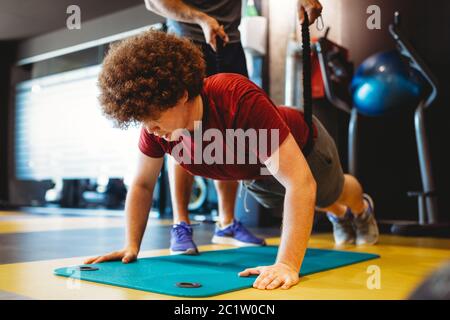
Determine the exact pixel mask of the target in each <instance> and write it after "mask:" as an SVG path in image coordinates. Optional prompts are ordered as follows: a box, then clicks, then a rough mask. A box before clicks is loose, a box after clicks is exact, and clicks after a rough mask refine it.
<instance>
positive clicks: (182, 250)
mask: <svg viewBox="0 0 450 320" xmlns="http://www.w3.org/2000/svg"><path fill="white" fill-rule="evenodd" d="M192 234H193V231H192V227H191V225H189V224H187V223H186V222H184V221H182V222H180V223H179V224H174V225H173V227H172V230H171V231H170V254H190V255H195V254H198V249H197V246H196V245H195V243H194V241H193V240H192Z"/></svg>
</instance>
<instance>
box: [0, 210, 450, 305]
mask: <svg viewBox="0 0 450 320" xmlns="http://www.w3.org/2000/svg"><path fill="white" fill-rule="evenodd" d="M149 225H153V226H154V228H156V229H157V228H164V227H165V228H166V229H165V230H164V232H165V233H167V226H168V225H170V221H168V220H153V219H152V220H151V221H150V222H149ZM108 228H111V229H108ZM115 228H123V221H122V219H121V218H107V217H101V218H99V217H61V216H59V217H42V216H40V217H39V216H38V217H37V216H35V215H28V214H24V213H21V212H0V239H2V238H1V237H4V236H12V235H15V234H20V233H22V234H25V236H26V234H27V233H28V234H29V233H33V232H54V231H55V230H59V231H60V232H62V233H64V232H67V231H70V230H71V231H74V232H80V234H82V233H81V232H82V231H83V232H85V230H86V229H98V230H101V231H102V232H103V231H104V230H114V229H115ZM156 229H155V230H156ZM256 232H257V233H258V231H257V230H256ZM106 234H107V233H106ZM194 235H195V229H194ZM19 236H23V235H19ZM12 239H16V238H12ZM17 239H22V238H20V237H18V238H17ZM25 239H26V238H25ZM106 239H107V238H106ZM17 241H18V240H17ZM20 241H21V240H20ZM104 241H107V240H104ZM268 243H269V244H271V245H275V244H278V243H279V238H270V239H268ZM9 245H10V246H11V243H10V244H9ZM23 245H24V244H23V243H22V246H23ZM30 245H31V244H30ZM43 245H45V243H44V244H43ZM76 245H77V244H76V243H74V244H72V246H76ZM1 246H2V243H0V248H1ZM12 246H13V248H12V252H14V243H13V244H12ZM25 246H26V244H25ZM167 246H168V243H167ZM309 247H311V248H323V249H335V246H334V243H333V239H332V235H331V234H318V235H313V236H312V237H311V240H310V242H309ZM224 248H231V247H229V246H222V245H202V246H199V249H200V250H201V251H206V250H217V249H224ZM117 249H119V248H117ZM338 249H340V250H342V249H344V250H350V251H359V252H368V253H375V254H379V255H381V258H380V259H376V260H371V261H367V262H363V263H359V264H355V265H351V266H347V267H343V268H338V269H334V270H330V271H326V272H321V273H317V274H313V275H310V276H306V277H302V278H301V280H300V283H299V284H298V285H296V286H295V287H293V288H291V289H289V290H280V289H278V290H273V291H262V290H257V289H253V288H251V289H246V290H241V291H235V292H230V293H226V294H222V295H218V296H215V297H211V299H250V300H251V299H261V300H264V299H404V298H406V297H407V296H408V294H409V293H410V292H411V291H412V290H413V289H414V288H415V287H416V286H417V285H418V284H419V283H420V282H421V281H422V280H423V279H424V277H426V276H427V275H428V274H429V273H430V272H432V271H433V270H435V269H436V268H437V267H439V266H440V265H441V264H442V263H444V262H446V261H447V260H449V259H450V239H434V238H406V237H398V236H390V235H382V236H381V238H380V242H379V244H378V245H376V246H361V247H355V246H346V247H339V248H338ZM69 251H70V250H68V252H69ZM0 252H2V251H0ZM102 253H106V252H98V254H102ZM167 254H169V250H168V249H157V250H146V251H143V252H141V254H140V257H147V256H156V255H167ZM66 257H67V258H62V259H51V260H40V261H29V262H20V261H18V262H14V263H4V264H0V299H1V298H5V297H6V298H12V299H13V298H16V297H18V298H29V299H89V300H90V299H179V298H177V297H172V296H165V295H160V294H153V293H148V292H142V291H137V290H132V289H125V288H120V287H114V286H109V285H102V284H97V283H89V282H84V281H82V282H79V281H78V282H77V281H76V280H73V279H67V278H62V277H57V276H54V275H53V269H55V268H58V267H64V266H69V265H78V264H82V262H83V260H84V258H86V257H80V256H78V257H71V256H70V255H69V253H68V255H66ZM0 258H1V257H0ZM371 266H376V269H378V270H379V271H380V284H381V287H380V288H379V289H369V288H368V286H367V282H368V280H369V278H370V276H371V275H372V274H371V273H369V271H370V270H373V269H372V268H373V267H372V268H369V267H371ZM180 267H182V266H180Z"/></svg>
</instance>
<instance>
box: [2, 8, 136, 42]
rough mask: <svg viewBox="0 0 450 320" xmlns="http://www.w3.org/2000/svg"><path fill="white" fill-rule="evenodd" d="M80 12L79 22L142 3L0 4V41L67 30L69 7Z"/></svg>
mask: <svg viewBox="0 0 450 320" xmlns="http://www.w3.org/2000/svg"><path fill="white" fill-rule="evenodd" d="M72 4H75V5H78V6H79V7H80V9H81V21H82V22H83V21H87V20H90V19H93V18H96V17H99V16H102V15H106V14H109V13H113V12H116V11H120V10H123V9H126V8H129V7H133V6H136V5H139V4H144V0H0V40H13V39H23V38H29V37H32V36H36V35H39V34H42V33H46V32H50V31H53V30H57V29H61V28H64V27H65V26H66V19H67V17H68V14H67V13H66V10H67V7H68V6H69V5H72Z"/></svg>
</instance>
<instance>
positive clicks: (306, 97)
mask: <svg viewBox="0 0 450 320" xmlns="http://www.w3.org/2000/svg"><path fill="white" fill-rule="evenodd" d="M310 41H311V40H310V35H309V18H308V14H307V13H306V12H305V13H304V20H303V23H302V60H303V114H304V119H305V122H306V124H307V125H308V129H309V134H308V141H307V142H306V145H305V146H304V148H303V153H304V154H305V155H307V154H309V152H310V151H311V149H312V146H313V138H314V129H313V124H312V85H311V42H310Z"/></svg>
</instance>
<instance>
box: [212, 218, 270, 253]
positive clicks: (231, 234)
mask: <svg viewBox="0 0 450 320" xmlns="http://www.w3.org/2000/svg"><path fill="white" fill-rule="evenodd" d="M212 243H215V244H230V245H234V246H238V247H246V246H265V245H266V241H265V240H264V239H261V238H258V237H256V236H254V235H253V234H251V232H250V231H249V230H247V229H246V228H245V227H244V226H243V225H242V223H240V222H239V221H237V220H236V219H234V220H233V223H232V224H231V225H229V226H228V227H226V228H224V229H221V228H220V227H219V225H218V224H217V225H216V230H215V232H214V237H213V238H212Z"/></svg>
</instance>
